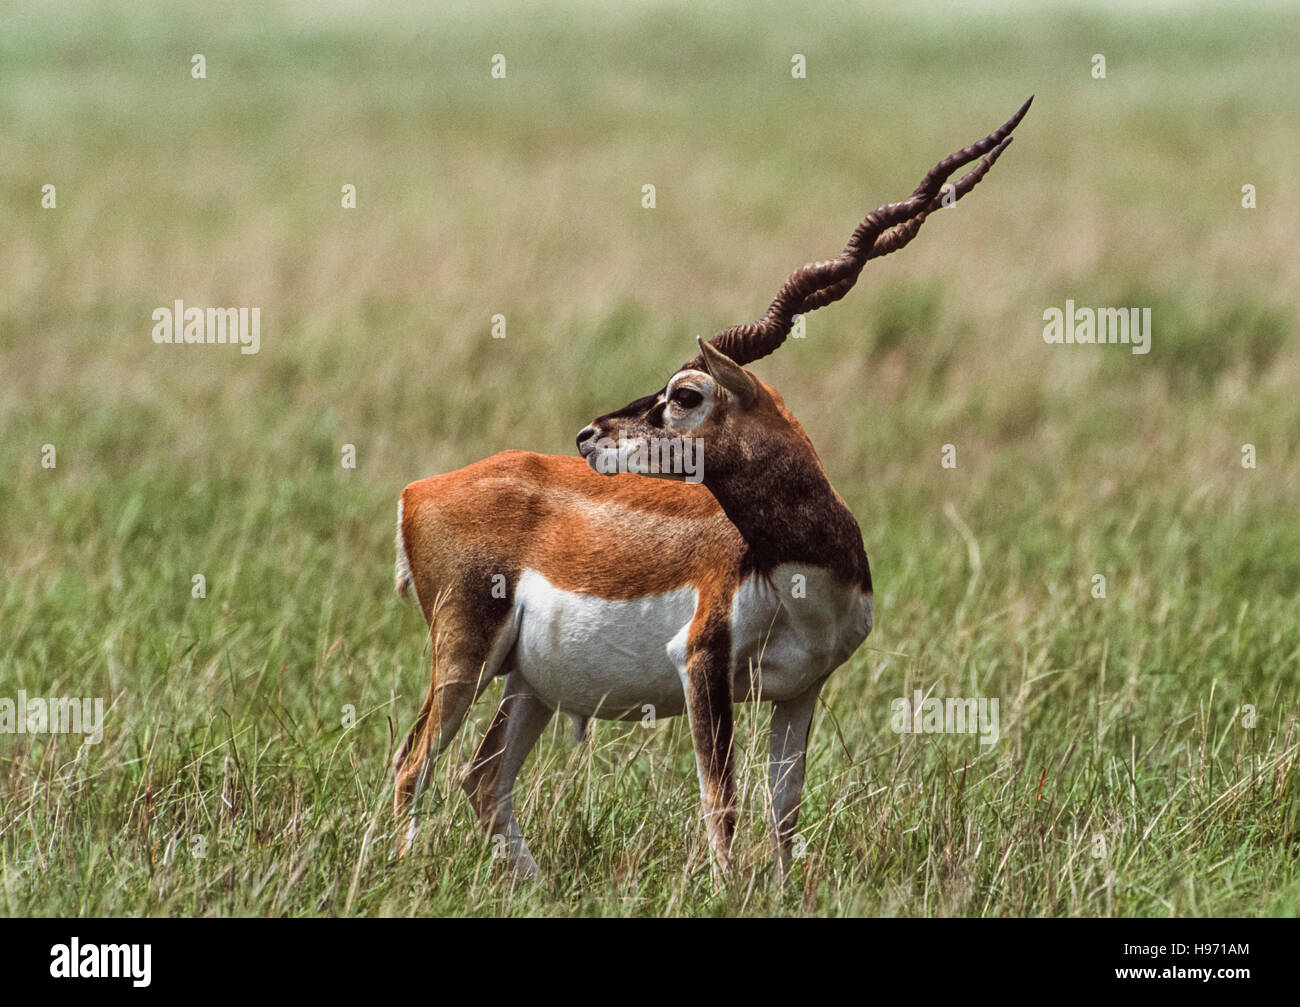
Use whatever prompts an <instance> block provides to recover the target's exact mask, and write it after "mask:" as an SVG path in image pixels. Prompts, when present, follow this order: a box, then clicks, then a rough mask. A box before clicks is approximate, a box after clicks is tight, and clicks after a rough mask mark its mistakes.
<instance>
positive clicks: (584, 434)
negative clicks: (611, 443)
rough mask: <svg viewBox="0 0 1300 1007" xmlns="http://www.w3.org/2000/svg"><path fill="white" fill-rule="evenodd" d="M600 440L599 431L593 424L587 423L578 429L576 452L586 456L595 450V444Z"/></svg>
mask: <svg viewBox="0 0 1300 1007" xmlns="http://www.w3.org/2000/svg"><path fill="white" fill-rule="evenodd" d="M599 440H600V431H599V430H597V429H596V427H595V425H594V424H590V423H589V424H587V426H585V427H583V428H582V429H581V430H579V431H578V454H580V455H581V456H582V457H583V458H587V457H589V456H590V455H591V453H592V452H593V451H595V450H596V444H597V442H598V441H599Z"/></svg>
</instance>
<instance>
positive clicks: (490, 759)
mask: <svg viewBox="0 0 1300 1007" xmlns="http://www.w3.org/2000/svg"><path fill="white" fill-rule="evenodd" d="M552 713H553V711H552V710H551V708H550V707H549V706H547V705H546V704H545V703H544V702H542V699H541V697H540V696H538V695H537V693H536V692H534V691H533V689H532V686H530V685H529V684H528V683H527V682H526V681H524V677H523V676H522V675H521V674H519V672H518V671H512V672H510V673H509V674H508V675H506V681H505V687H504V689H502V692H501V705H500V706H499V707H497V712H496V714H495V715H494V716H493V717H492V722H491V723H490V724H489V725H488V729H487V733H486V734H485V735H484V736H483V741H482V742H481V743H480V744H479V746H478V751H477V752H475V753H474V760H473V762H471V763H470V767H469V769H468V770H467V771H466V773H465V778H464V780H463V781H462V783H461V786H463V787H464V788H465V793H466V794H467V795H468V796H469V800H470V804H472V805H473V806H474V814H475V815H476V816H477V817H478V821H479V824H480V825H481V826H482V827H483V829H484V830H485V831H486V832H487V834H488V835H489V836H491V837H496V836H502V837H504V839H505V844H506V846H505V848H506V856H507V858H508V861H509V864H510V867H511V868H512V869H513V870H515V871H517V872H518V873H520V874H522V875H524V876H525V877H530V878H531V877H534V876H536V874H537V862H536V861H535V860H534V859H533V855H532V854H531V853H530V852H529V850H528V844H527V843H526V842H524V836H523V831H522V830H521V829H520V827H519V821H518V819H516V818H515V813H514V800H513V793H514V787H515V777H516V776H518V775H519V770H520V769H521V768H522V767H523V764H524V760H525V759H527V758H528V753H529V752H531V751H532V749H533V746H534V745H535V744H537V739H538V738H540V737H541V735H542V731H543V730H544V729H545V728H546V725H547V724H548V723H549V722H550V719H551V714H552Z"/></svg>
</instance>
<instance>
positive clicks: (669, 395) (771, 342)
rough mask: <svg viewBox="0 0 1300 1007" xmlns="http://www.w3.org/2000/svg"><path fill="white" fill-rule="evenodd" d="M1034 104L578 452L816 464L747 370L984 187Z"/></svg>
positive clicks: (708, 467)
mask: <svg viewBox="0 0 1300 1007" xmlns="http://www.w3.org/2000/svg"><path fill="white" fill-rule="evenodd" d="M1033 100H1034V99H1033V98H1030V99H1029V101H1027V102H1025V103H1024V105H1022V106H1021V107H1020V110H1019V111H1018V112H1016V114H1015V115H1013V116H1012V117H1011V118H1010V119H1009V120H1007V122H1006V123H1004V124H1003V125H1002V126H1001V127H999V128H998V129H997V130H995V131H994V132H992V133H990V134H989V135H988V136H986V137H985V138H984V139H983V140H980V141H979V142H977V143H973V144H971V145H970V146H969V147H965V148H963V149H962V150H959V151H957V152H956V153H954V154H950V155H949V156H948V157H945V158H944V159H943V160H942V161H940V162H939V163H938V164H936V165H935V166H934V167H933V168H932V169H930V171H929V172H928V173H927V174H926V176H925V177H924V178H923V179H922V180H921V184H920V185H918V186H917V187H916V189H915V190H914V191H913V193H912V195H911V196H910V197H908V198H907V199H905V200H903V201H902V202H899V203H888V204H886V205H884V206H882V207H879V208H878V209H876V210H873V211H872V212H871V213H869V214H867V216H866V218H865V219H864V220H863V221H862V223H860V224H859V225H858V226H857V229H856V230H855V231H854V232H853V235H852V236H851V237H850V238H849V243H848V245H847V246H845V249H844V251H843V252H842V253H841V254H840V255H839V257H838V258H835V259H831V260H829V261H827V262H813V263H809V264H808V265H806V266H804V267H803V268H801V269H797V270H795V271H794V272H793V273H791V274H790V277H789V278H788V279H787V280H786V281H785V285H784V286H782V287H781V290H780V292H779V293H778V294H777V295H776V299H775V300H773V301H772V303H771V305H770V306H769V307H768V309H767V313H766V314H764V315H763V317H762V318H760V319H759V320H758V321H757V322H753V323H750V324H747V325H733V326H731V327H730V328H728V329H723V330H722V331H721V332H719V333H717V334H716V335H715V336H713V338H711V339H710V340H709V341H708V342H707V343H705V342H703V341H698V340H697V342H699V346H700V353H699V355H698V356H696V357H695V358H694V359H693V360H691V361H689V362H688V363H686V364H684V365H683V366H682V367H681V368H679V369H678V371H677V373H675V374H674V375H673V376H672V377H671V378H669V380H668V383H667V384H666V385H664V387H663V388H661V389H660V390H659V391H658V392H656V393H655V394H653V395H647V396H645V397H643V398H639V399H636V400H634V401H632V402H630V403H628V404H627V405H626V406H624V407H623V408H622V409H619V410H617V411H615V412H612V413H606V414H605V415H604V416H601V417H598V418H597V419H595V420H593V421H592V422H591V423H590V424H589V425H588V426H586V427H584V428H583V429H582V430H581V431H579V433H578V452H579V453H580V454H581V455H582V457H583V458H585V459H586V460H587V464H588V465H590V466H591V467H592V468H593V469H594V470H595V471H597V472H600V473H602V474H604V475H613V474H615V473H619V472H635V473H639V474H641V475H655V476H661V477H664V478H669V479H686V480H687V481H689V482H699V481H702V480H706V472H707V474H708V476H709V477H718V476H722V475H725V474H726V473H728V472H729V471H734V470H735V469H737V468H739V467H741V466H747V467H748V466H755V465H758V466H764V465H774V466H776V467H778V468H779V467H782V466H781V465H780V462H781V459H782V458H783V457H786V456H788V455H789V454H790V453H791V452H793V453H795V454H797V455H803V454H804V453H805V452H806V453H810V454H812V457H813V458H814V459H815V458H816V454H815V452H813V449H812V444H811V442H809V440H808V437H807V435H806V434H805V433H804V432H803V429H802V428H801V427H800V426H799V424H798V422H797V421H796V420H795V419H794V417H793V416H792V415H791V414H790V413H789V411H788V410H787V409H786V408H785V405H784V403H783V402H782V401H781V397H780V396H779V395H778V394H777V393H776V391H775V389H773V388H772V387H771V386H770V385H768V384H766V383H765V382H763V381H761V380H759V379H758V378H757V377H755V376H754V375H753V374H752V373H750V372H749V371H747V370H746V369H745V365H746V364H749V363H751V362H752V361H754V360H758V359H759V358H761V357H765V356H767V355H768V354H769V353H771V352H772V351H773V350H775V349H776V348H777V347H778V346H780V345H781V344H782V343H783V342H784V341H785V338H786V336H787V335H788V334H789V332H790V329H791V327H792V326H793V324H794V319H795V318H796V316H798V315H801V314H804V313H806V312H808V311H813V310H815V309H817V308H821V307H824V306H826V305H827V304H831V303H833V302H834V301H838V300H839V299H840V298H841V297H843V296H844V295H845V294H847V293H848V292H849V290H851V289H852V288H853V285H854V283H856V282H857V279H858V275H859V274H860V273H861V272H862V268H863V267H864V266H865V265H866V264H867V262H868V261H869V260H871V259H875V258H879V257H880V256H882V255H888V254H889V253H891V252H896V251H898V250H899V249H900V248H902V247H903V246H904V245H906V244H907V243H908V242H910V241H911V240H912V239H913V238H914V237H916V233H917V231H919V230H920V229H921V225H922V224H923V223H925V219H926V217H928V216H929V215H930V214H931V213H933V212H934V211H936V210H939V209H941V208H944V207H948V206H951V205H952V204H953V203H955V202H957V200H959V199H961V198H962V197H963V196H965V195H966V194H967V193H968V192H970V191H971V189H973V188H975V186H976V185H977V184H978V183H979V181H980V179H982V178H983V177H984V175H985V174H986V173H987V172H988V170H989V168H991V167H993V164H994V162H995V161H997V159H998V157H1000V156H1001V154H1002V152H1003V151H1004V150H1006V148H1007V146H1008V144H1010V143H1011V132H1012V130H1014V129H1015V128H1016V126H1017V125H1019V123H1020V120H1021V119H1023V118H1024V116H1025V113H1026V112H1028V111H1029V106H1030V104H1031V103H1032V102H1033ZM977 158H978V159H979V163H978V164H976V165H975V166H974V167H973V168H971V169H970V171H968V172H967V173H966V174H965V175H963V176H962V177H961V178H960V179H959V180H958V181H957V182H956V183H953V184H949V183H948V181H947V180H948V177H949V176H950V175H951V174H952V173H953V172H954V171H956V170H957V169H958V168H960V167H962V166H963V165H966V164H969V163H970V162H972V161H975V160H976V159H977ZM706 452H707V458H706V457H705V455H706ZM706 481H707V480H706Z"/></svg>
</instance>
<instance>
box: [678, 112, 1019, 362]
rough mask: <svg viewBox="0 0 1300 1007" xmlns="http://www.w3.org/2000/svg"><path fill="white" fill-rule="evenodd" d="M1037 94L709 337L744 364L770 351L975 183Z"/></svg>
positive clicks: (726, 352) (948, 157)
mask: <svg viewBox="0 0 1300 1007" xmlns="http://www.w3.org/2000/svg"><path fill="white" fill-rule="evenodd" d="M1033 100H1034V99H1033V97H1032V96H1031V97H1030V99H1029V100H1028V101H1026V102H1025V103H1024V104H1023V105H1021V106H1020V111H1018V112H1017V113H1016V114H1015V115H1013V116H1012V117H1011V118H1010V119H1008V120H1007V121H1006V122H1005V123H1003V124H1002V125H1001V126H1000V127H998V129H996V130H994V131H993V132H992V133H990V134H989V135H988V136H986V137H985V138H984V139H983V140H980V141H979V142H977V143H972V144H971V145H970V146H969V147H963V148H962V149H961V150H959V151H957V152H956V153H954V154H949V155H948V156H947V157H945V158H944V159H943V160H942V161H940V162H939V163H938V164H936V165H935V166H934V167H933V168H931V169H930V170H929V172H927V173H926V176H925V177H924V178H923V179H921V184H920V185H918V186H917V187H916V189H915V190H914V191H913V192H912V195H911V196H909V197H908V198H907V199H905V200H903V201H902V202H899V203H887V204H885V205H884V206H882V207H879V208H878V209H875V210H872V211H871V212H870V213H868V214H867V216H866V218H865V219H864V220H863V221H862V223H860V224H859V225H858V226H857V228H856V229H855V230H854V232H853V235H852V237H850V238H849V243H848V244H847V245H846V246H845V247H844V251H843V252H841V253H840V255H839V257H838V258H835V259H831V260H829V261H827V262H811V263H809V264H808V265H806V266H804V267H803V268H802V269H796V270H795V271H794V272H793V273H791V274H790V278H789V279H787V280H786V281H785V285H784V286H782V287H781V291H780V293H778V294H777V295H776V299H775V300H774V301H772V304H771V305H770V306H769V307H768V309H767V313H766V314H764V315H763V317H762V318H760V319H759V320H758V321H757V322H750V323H748V324H746V325H733V326H731V327H730V328H727V329H723V330H722V331H721V332H719V333H717V334H716V335H715V336H714V337H713V338H712V339H710V340H709V342H710V343H711V344H713V346H715V347H717V348H718V349H719V350H721V351H722V352H723V353H725V354H726V355H727V356H729V357H730V358H731V359H732V360H734V361H735V362H736V363H738V364H741V365H742V366H743V365H745V364H748V363H750V362H752V361H754V360H758V359H759V358H760V357H765V356H767V355H768V354H769V353H771V352H772V351H773V350H775V349H776V348H777V347H778V346H780V345H781V344H782V343H783V342H784V341H785V337H786V336H787V335H788V334H789V332H790V327H791V325H793V324H794V316H795V315H800V314H803V313H804V312H807V311H812V310H814V309H815V308H821V307H825V306H826V305H827V304H831V303H832V302H834V301H838V300H839V299H840V298H841V297H843V296H844V295H845V294H847V293H848V292H849V291H850V290H851V289H852V288H853V285H854V283H856V282H857V279H858V274H859V273H861V272H862V267H863V266H865V265H866V264H867V262H868V261H869V260H871V259H877V258H879V257H880V256H882V255H888V254H890V253H891V252H897V251H898V250H899V249H900V248H902V247H903V246H904V245H906V244H907V243H908V242H909V241H911V240H912V239H913V238H914V237H916V232H917V231H919V230H920V229H921V225H922V224H923V223H925V218H926V217H928V216H929V215H930V214H931V213H933V212H934V211H935V210H937V209H939V208H940V207H942V206H951V205H952V204H953V203H955V202H957V200H959V199H961V198H962V197H963V196H965V195H966V193H968V192H970V191H971V189H973V188H975V186H976V185H977V184H978V183H979V181H980V179H982V178H983V177H984V175H985V174H986V173H987V172H988V170H989V169H990V168H991V167H993V164H994V162H995V161H997V159H998V158H999V157H1000V156H1001V155H1002V152H1003V151H1004V150H1006V149H1007V146H1008V145H1009V144H1010V143H1011V131H1012V130H1014V129H1015V128H1016V126H1018V125H1019V124H1020V120H1021V119H1023V118H1024V117H1025V113H1026V112H1028V111H1029V106H1030V105H1031V104H1032V103H1033ZM976 158H979V159H980V161H979V163H978V164H977V165H975V167H973V168H972V169H971V170H970V171H968V172H967V173H966V174H965V175H963V176H962V177H961V179H960V180H958V182H957V183H956V184H955V185H953V186H951V188H950V189H949V190H948V191H947V192H945V191H944V189H945V185H944V183H945V182H946V181H947V180H948V176H949V175H951V174H952V173H953V172H954V171H956V170H957V169H958V168H960V167H962V166H963V165H966V164H969V163H970V162H971V161H974V160H975V159H976ZM700 363H701V360H700V358H699V357H696V358H695V360H693V361H691V363H689V364H687V365H686V366H688V367H698V366H699V365H700Z"/></svg>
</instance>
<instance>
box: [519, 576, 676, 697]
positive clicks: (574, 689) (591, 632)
mask: <svg viewBox="0 0 1300 1007" xmlns="http://www.w3.org/2000/svg"><path fill="white" fill-rule="evenodd" d="M515 605H516V608H517V611H518V614H519V635H518V641H517V643H516V644H515V667H517V668H518V669H519V673H520V674H521V675H523V676H524V679H525V681H527V682H528V684H529V685H531V686H532V687H533V688H534V689H536V690H537V693H538V695H540V696H541V697H542V698H543V699H544V700H546V702H547V703H549V704H551V705H552V706H554V707H557V708H559V709H560V710H562V711H564V712H566V713H576V714H581V715H582V716H585V717H593V716H594V717H602V718H606V719H618V718H621V717H628V716H635V717H636V718H637V719H639V718H640V717H641V716H643V711H642V709H641V708H642V707H643V706H645V705H647V704H649V705H650V706H653V707H654V708H655V710H654V713H655V715H656V716H673V715H674V714H677V713H681V712H682V709H683V694H682V680H681V676H680V675H679V673H678V669H677V666H676V665H675V664H674V663H673V661H672V659H671V658H669V656H668V643H669V641H670V640H672V639H673V637H675V636H677V635H678V634H679V633H681V632H682V631H683V629H684V627H686V626H689V625H690V622H691V619H692V618H693V617H694V615H695V605H696V592H695V589H694V588H689V587H686V588H680V589H678V590H676V591H669V592H667V593H666V594H656V595H650V596H648V597H645V598H637V599H635V600H632V601H609V600H607V599H604V598H597V597H595V596H594V595H589V594H579V593H576V592H573V591H562V590H560V589H559V588H557V587H555V586H554V585H552V584H551V583H550V581H548V580H547V579H546V578H545V577H543V576H542V575H541V574H539V573H536V572H535V571H533V570H525V571H524V573H523V575H522V576H520V578H519V583H518V585H517V586H516V587H515Z"/></svg>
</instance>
